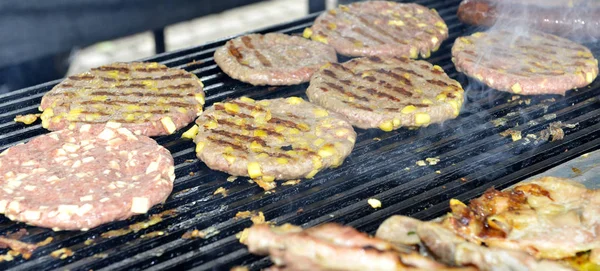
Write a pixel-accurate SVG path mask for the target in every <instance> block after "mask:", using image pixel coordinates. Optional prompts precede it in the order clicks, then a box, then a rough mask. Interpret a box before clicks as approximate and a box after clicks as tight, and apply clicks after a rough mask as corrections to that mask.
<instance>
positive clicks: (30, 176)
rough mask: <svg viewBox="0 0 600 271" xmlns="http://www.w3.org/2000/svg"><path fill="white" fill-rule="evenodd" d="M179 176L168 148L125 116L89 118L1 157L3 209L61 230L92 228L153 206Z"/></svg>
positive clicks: (10, 215) (0, 208)
mask: <svg viewBox="0 0 600 271" xmlns="http://www.w3.org/2000/svg"><path fill="white" fill-rule="evenodd" d="M174 178H175V174H174V167H173V158H172V157H171V154H170V153H169V151H168V150H166V149H165V148H163V147H161V146H160V145H158V144H157V143H156V142H155V141H154V140H152V139H151V138H149V137H146V136H138V135H134V134H133V133H131V131H129V130H128V129H126V128H123V127H122V126H121V125H120V124H119V123H114V122H109V123H108V124H107V125H106V126H105V127H104V128H103V129H102V130H101V131H100V132H93V131H92V129H91V125H89V124H83V125H81V127H80V128H79V129H78V130H61V131H57V132H52V133H49V134H45V135H41V136H39V137H36V138H34V139H32V140H31V141H29V142H28V143H26V144H21V145H16V146H13V147H11V148H9V149H7V150H6V151H5V152H3V153H2V154H1V156H0V213H4V215H6V217H8V218H9V219H11V220H15V221H21V222H25V223H27V224H30V225H34V226H40V227H47V228H53V229H54V230H87V229H90V228H93V227H96V226H98V225H100V224H103V223H107V222H111V221H116V220H123V219H126V218H128V217H130V216H132V215H135V214H141V213H146V212H147V211H148V209H150V207H152V206H153V205H155V204H158V203H161V202H163V201H165V199H166V198H167V197H168V196H169V194H170V193H171V190H172V188H173V180H174Z"/></svg>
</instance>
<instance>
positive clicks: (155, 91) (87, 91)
mask: <svg viewBox="0 0 600 271" xmlns="http://www.w3.org/2000/svg"><path fill="white" fill-rule="evenodd" d="M202 88H203V85H202V82H200V80H199V79H198V78H197V77H196V76H195V75H194V74H192V73H189V72H186V71H184V70H180V69H174V68H168V67H167V66H165V65H162V64H158V63H139V62H134V63H114V64H110V65H106V66H101V67H98V68H93V69H92V70H91V71H89V72H84V73H81V74H78V75H73V76H70V77H68V78H67V79H65V80H64V81H63V82H62V83H60V84H58V85H56V86H55V87H54V88H53V89H52V90H50V91H49V92H48V93H46V94H45V95H44V97H43V98H42V103H41V106H40V109H41V110H43V111H44V113H42V116H41V118H42V126H43V127H44V128H47V129H49V130H51V131H56V130H61V129H66V128H70V129H75V128H78V127H80V126H81V125H84V124H93V126H92V130H96V129H102V128H103V125H104V124H105V123H106V122H108V121H114V122H119V123H122V124H123V127H126V128H127V129H129V130H131V131H132V132H133V133H134V134H141V135H146V136H157V135H168V134H172V133H174V132H175V131H176V130H177V129H179V128H181V127H184V126H186V125H188V124H189V123H190V122H192V121H194V119H195V118H196V117H197V116H198V115H200V113H202V106H203V105H204V92H203V91H202Z"/></svg>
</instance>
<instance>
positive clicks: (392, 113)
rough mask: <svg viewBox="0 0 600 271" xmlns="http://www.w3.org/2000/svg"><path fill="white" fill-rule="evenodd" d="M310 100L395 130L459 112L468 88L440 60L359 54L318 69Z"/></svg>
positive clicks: (358, 122) (366, 124) (356, 121)
mask: <svg viewBox="0 0 600 271" xmlns="http://www.w3.org/2000/svg"><path fill="white" fill-rule="evenodd" d="M306 94H307V95H308V98H309V99H310V101H311V102H313V103H315V104H318V105H320V106H323V107H325V108H326V109H328V110H330V111H333V112H337V113H339V114H341V115H343V116H344V117H346V118H347V119H348V120H349V121H350V122H351V123H352V125H354V126H356V127H359V128H363V129H367V128H380V129H382V130H384V131H392V130H394V129H398V128H400V127H402V126H409V127H416V126H424V125H428V124H430V123H438V122H442V121H444V120H446V119H450V118H455V117H456V116H458V114H459V110H460V108H461V106H462V102H463V89H462V87H461V85H460V84H459V83H458V82H456V81H455V80H452V79H450V78H449V77H448V76H447V75H446V74H445V73H444V70H443V69H442V68H441V67H439V66H432V65H431V64H429V63H428V62H426V61H416V60H410V59H407V58H394V57H389V58H385V59H383V58H379V57H369V58H357V59H353V60H350V61H348V62H346V63H343V64H336V63H332V64H331V65H329V66H326V67H325V68H324V69H322V70H321V71H319V72H317V73H315V75H314V76H313V78H312V79H311V81H310V86H309V87H308V89H307V91H306Z"/></svg>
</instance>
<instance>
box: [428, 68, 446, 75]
mask: <svg viewBox="0 0 600 271" xmlns="http://www.w3.org/2000/svg"><path fill="white" fill-rule="evenodd" d="M429 71H430V72H431V73H433V74H444V71H440V70H438V69H431V70H429Z"/></svg>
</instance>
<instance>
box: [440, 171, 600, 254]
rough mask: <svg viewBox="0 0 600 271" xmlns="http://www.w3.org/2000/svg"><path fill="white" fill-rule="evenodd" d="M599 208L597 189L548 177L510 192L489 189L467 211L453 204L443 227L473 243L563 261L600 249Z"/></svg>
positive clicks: (458, 203) (457, 202)
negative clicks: (580, 253)
mask: <svg viewBox="0 0 600 271" xmlns="http://www.w3.org/2000/svg"><path fill="white" fill-rule="evenodd" d="M599 203H600V192H599V191H597V190H589V189H586V188H585V187H584V186H583V185H581V184H578V183H575V182H573V181H570V180H568V179H562V178H554V177H543V178H541V179H537V180H534V181H532V182H528V183H524V184H519V185H516V186H515V187H513V188H511V189H509V190H507V191H497V190H494V189H490V190H488V191H486V192H485V193H484V194H483V195H482V196H481V197H479V198H477V199H474V200H472V201H471V202H470V204H469V205H468V206H467V205H464V204H462V203H461V202H459V201H457V200H453V201H451V203H450V207H451V209H452V214H451V215H450V216H448V217H447V218H446V219H445V221H444V222H443V223H444V224H445V225H446V226H447V227H449V228H450V229H452V230H453V231H455V232H456V233H457V234H459V235H461V236H462V237H464V238H466V239H468V240H470V241H473V242H482V243H485V244H486V245H487V246H490V247H500V248H507V249H514V250H521V251H525V252H528V253H529V254H531V255H534V256H535V257H538V258H545V259H562V258H566V257H573V256H575V255H576V254H577V253H579V252H584V251H589V250H598V248H600V238H599V233H600V232H599V231H598V229H600V223H599V221H600V207H599V206H600V205H599Z"/></svg>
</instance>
